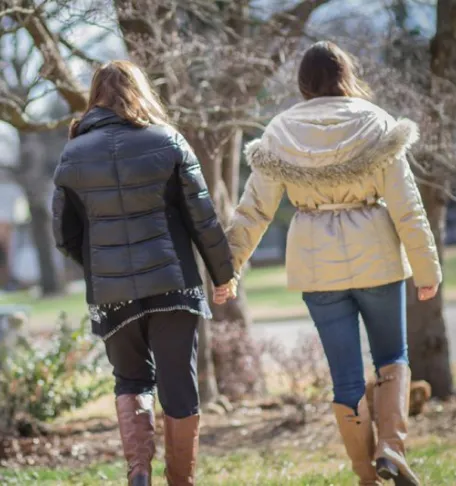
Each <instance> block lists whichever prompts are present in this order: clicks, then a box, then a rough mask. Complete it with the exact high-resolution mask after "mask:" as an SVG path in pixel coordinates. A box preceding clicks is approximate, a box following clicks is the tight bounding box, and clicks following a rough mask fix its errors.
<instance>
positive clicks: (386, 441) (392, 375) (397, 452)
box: [374, 363, 420, 486]
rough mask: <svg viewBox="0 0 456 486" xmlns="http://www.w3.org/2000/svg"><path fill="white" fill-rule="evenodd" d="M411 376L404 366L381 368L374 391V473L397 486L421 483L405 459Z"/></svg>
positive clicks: (392, 365) (414, 485)
mask: <svg viewBox="0 0 456 486" xmlns="http://www.w3.org/2000/svg"><path fill="white" fill-rule="evenodd" d="M410 374H411V373H410V369H409V367H408V366H407V365H405V364H401V363H398V364H391V365H388V366H384V367H383V368H381V369H380V371H379V375H380V376H379V379H378V381H377V385H376V387H375V390H374V410H375V422H376V423H377V429H378V445H377V450H376V453H375V459H376V462H377V472H378V474H379V475H380V476H381V477H382V478H383V479H393V480H394V484H395V485H396V486H419V484H420V482H419V479H418V478H417V477H416V475H415V474H414V472H413V471H412V470H411V469H410V466H409V465H408V464H407V461H406V459H405V439H406V437H407V425H408V414H409V404H410Z"/></svg>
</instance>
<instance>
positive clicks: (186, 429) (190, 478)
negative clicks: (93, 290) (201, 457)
mask: <svg viewBox="0 0 456 486" xmlns="http://www.w3.org/2000/svg"><path fill="white" fill-rule="evenodd" d="M198 442H199V415H192V416H191V417H186V418H183V419H175V418H172V417H168V416H167V415H165V462H166V470H165V475H166V479H167V480H168V485H169V486H192V485H194V484H195V470H196V456H197V455H198Z"/></svg>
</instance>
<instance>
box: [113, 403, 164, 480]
mask: <svg viewBox="0 0 456 486" xmlns="http://www.w3.org/2000/svg"><path fill="white" fill-rule="evenodd" d="M116 411H117V418H118V421H119V431H120V437H121V440H122V447H123V451H124V456H125V459H126V461H127V464H128V477H129V484H130V486H143V484H144V485H147V486H149V485H150V484H151V475H152V467H151V462H152V459H153V457H154V455H155V441H154V433H155V424H154V406H153V397H152V395H150V394H142V395H120V396H119V397H117V399H116Z"/></svg>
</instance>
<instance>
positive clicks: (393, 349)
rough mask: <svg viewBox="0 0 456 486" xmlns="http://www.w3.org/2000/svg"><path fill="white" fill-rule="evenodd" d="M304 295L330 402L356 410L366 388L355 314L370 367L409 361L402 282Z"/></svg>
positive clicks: (404, 297)
mask: <svg viewBox="0 0 456 486" xmlns="http://www.w3.org/2000/svg"><path fill="white" fill-rule="evenodd" d="M303 299H304V301H305V302H306V304H307V307H308V308H309V312H310V314H311V316H312V319H313V321H314V322H315V325H316V327H317V330H318V333H319V335H320V339H321V342H322V344H323V348H324V350H325V354H326V358H327V360H328V364H329V368H330V372H331V377H332V381H333V386H334V402H335V403H339V404H342V405H346V406H348V407H351V408H353V409H354V410H356V408H357V406H358V403H359V401H360V400H361V398H362V397H363V395H364V393H365V389H366V384H365V380H364V366H363V358H362V352H361V336H360V329H359V315H361V317H362V318H363V321H364V324H365V327H366V331H367V336H368V338H369V345H370V351H371V355H372V359H373V362H374V366H375V369H376V370H377V372H378V370H379V369H380V368H382V367H383V366H386V365H389V364H392V363H406V364H408V353H407V320H406V294H405V282H403V281H401V282H396V283H392V284H388V285H382V286H380V287H372V288H368V289H359V290H343V291H332V292H305V293H303Z"/></svg>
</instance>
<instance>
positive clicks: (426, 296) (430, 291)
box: [418, 285, 439, 301]
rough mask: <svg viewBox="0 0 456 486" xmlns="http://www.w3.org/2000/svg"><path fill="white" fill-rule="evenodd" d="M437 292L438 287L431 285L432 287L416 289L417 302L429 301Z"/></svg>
mask: <svg viewBox="0 0 456 486" xmlns="http://www.w3.org/2000/svg"><path fill="white" fill-rule="evenodd" d="M438 290H439V286H438V285H433V286H432V287H420V288H419V289H418V300H421V301H425V300H431V299H433V298H434V297H435V296H436V294H437V291H438Z"/></svg>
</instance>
